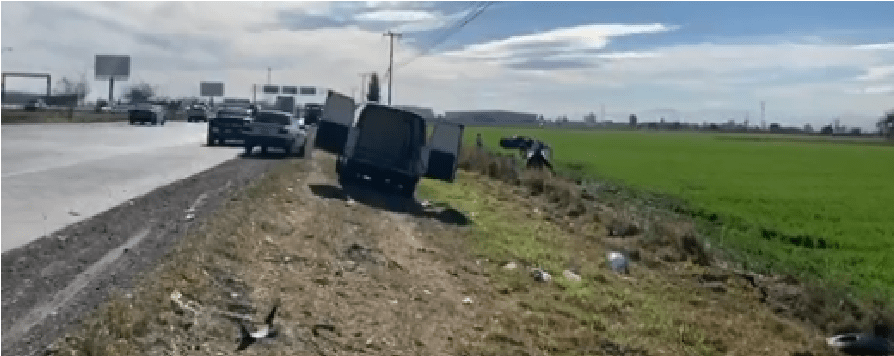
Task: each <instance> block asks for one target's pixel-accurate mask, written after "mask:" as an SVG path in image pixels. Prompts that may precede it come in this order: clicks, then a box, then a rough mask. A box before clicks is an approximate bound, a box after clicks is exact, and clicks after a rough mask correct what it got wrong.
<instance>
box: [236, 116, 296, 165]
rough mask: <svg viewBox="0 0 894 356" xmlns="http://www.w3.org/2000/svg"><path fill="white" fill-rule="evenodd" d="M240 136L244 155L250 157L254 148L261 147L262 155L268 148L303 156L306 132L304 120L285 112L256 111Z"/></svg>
mask: <svg viewBox="0 0 894 356" xmlns="http://www.w3.org/2000/svg"><path fill="white" fill-rule="evenodd" d="M242 135H243V139H244V140H245V141H244V142H245V143H244V146H245V154H246V155H250V154H251V152H252V150H253V149H254V148H255V147H256V146H261V152H263V153H267V149H268V148H270V147H277V148H281V149H282V150H283V151H285V153H286V154H290V155H296V156H299V157H302V156H304V155H305V146H306V145H305V143H306V141H307V131H306V130H305V127H304V120H303V119H301V118H296V117H294V116H292V114H289V113H286V112H281V111H271V110H262V111H258V112H257V113H256V114H255V117H254V120H252V121H251V122H250V123H248V124H246V125H245V126H244V128H243V131H242Z"/></svg>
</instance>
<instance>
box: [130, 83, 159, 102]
mask: <svg viewBox="0 0 894 356" xmlns="http://www.w3.org/2000/svg"><path fill="white" fill-rule="evenodd" d="M153 96H155V88H153V87H152V86H151V85H149V84H147V83H139V84H134V85H131V86H130V87H128V88H127V89H126V90H125V91H124V98H125V99H127V100H128V101H130V102H131V103H145V102H147V101H149V99H150V98H152V97H153Z"/></svg>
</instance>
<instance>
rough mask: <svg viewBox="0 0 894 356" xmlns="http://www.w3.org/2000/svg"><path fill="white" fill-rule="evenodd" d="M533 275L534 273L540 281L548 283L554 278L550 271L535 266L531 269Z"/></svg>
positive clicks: (536, 279) (535, 278) (535, 277)
mask: <svg viewBox="0 0 894 356" xmlns="http://www.w3.org/2000/svg"><path fill="white" fill-rule="evenodd" d="M531 275H533V276H534V280H535V281H538V282H544V283H546V282H549V281H551V280H552V279H553V276H551V275H550V274H549V272H547V271H546V270H544V269H541V268H534V269H533V270H531Z"/></svg>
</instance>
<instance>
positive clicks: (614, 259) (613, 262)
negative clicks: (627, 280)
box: [607, 251, 630, 274]
mask: <svg viewBox="0 0 894 356" xmlns="http://www.w3.org/2000/svg"><path fill="white" fill-rule="evenodd" d="M607 257H608V265H609V267H610V268H611V269H612V271H615V272H617V273H621V274H630V268H629V262H628V260H627V256H625V255H624V254H623V253H620V252H617V251H611V252H609V253H608V254H607Z"/></svg>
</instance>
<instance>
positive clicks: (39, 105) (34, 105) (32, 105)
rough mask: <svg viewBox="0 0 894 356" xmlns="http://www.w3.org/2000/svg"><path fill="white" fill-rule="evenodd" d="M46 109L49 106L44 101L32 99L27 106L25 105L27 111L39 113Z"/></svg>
mask: <svg viewBox="0 0 894 356" xmlns="http://www.w3.org/2000/svg"><path fill="white" fill-rule="evenodd" d="M46 109H47V104H46V103H45V102H44V101H43V99H31V100H28V103H27V104H25V110H27V111H38V110H46Z"/></svg>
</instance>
